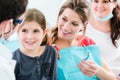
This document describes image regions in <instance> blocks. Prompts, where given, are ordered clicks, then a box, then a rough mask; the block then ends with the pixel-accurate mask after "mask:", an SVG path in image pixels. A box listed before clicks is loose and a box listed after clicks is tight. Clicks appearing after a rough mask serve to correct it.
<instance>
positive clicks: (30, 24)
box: [22, 21, 41, 29]
mask: <svg viewBox="0 0 120 80" xmlns="http://www.w3.org/2000/svg"><path fill="white" fill-rule="evenodd" d="M22 28H27V29H36V28H37V29H41V25H39V24H38V23H37V22H35V21H30V22H25V23H24V24H23V25H22Z"/></svg>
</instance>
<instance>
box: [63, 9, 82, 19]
mask: <svg viewBox="0 0 120 80" xmlns="http://www.w3.org/2000/svg"><path fill="white" fill-rule="evenodd" d="M61 15H62V16H65V17H67V18H68V19H70V20H73V21H81V19H80V16H79V15H80V14H78V13H77V12H75V11H73V10H72V9H70V8H66V9H65V10H64V11H63V13H62V14H61Z"/></svg>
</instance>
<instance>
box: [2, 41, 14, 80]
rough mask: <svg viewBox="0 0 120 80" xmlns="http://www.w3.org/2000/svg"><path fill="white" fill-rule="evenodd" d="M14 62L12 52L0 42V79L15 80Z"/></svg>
mask: <svg viewBox="0 0 120 80" xmlns="http://www.w3.org/2000/svg"><path fill="white" fill-rule="evenodd" d="M15 63H16V62H15V60H12V53H11V52H10V51H9V50H8V49H7V48H6V47H5V46H3V45H2V44H1V43H0V80H15V75H14V67H15Z"/></svg>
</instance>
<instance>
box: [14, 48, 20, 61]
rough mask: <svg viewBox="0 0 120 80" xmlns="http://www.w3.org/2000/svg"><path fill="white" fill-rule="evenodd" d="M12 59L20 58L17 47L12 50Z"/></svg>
mask: <svg viewBox="0 0 120 80" xmlns="http://www.w3.org/2000/svg"><path fill="white" fill-rule="evenodd" d="M13 59H15V60H19V59H20V51H19V49H17V50H16V51H14V52H13Z"/></svg>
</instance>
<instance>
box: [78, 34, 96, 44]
mask: <svg viewBox="0 0 120 80" xmlns="http://www.w3.org/2000/svg"><path fill="white" fill-rule="evenodd" d="M77 39H78V41H79V44H78V45H79V46H89V45H95V44H96V43H95V42H94V41H93V40H92V39H91V38H89V37H87V36H84V37H82V36H80V35H79V36H78V38H77ZM81 39H82V40H81Z"/></svg>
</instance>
